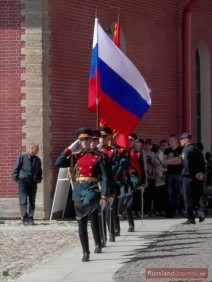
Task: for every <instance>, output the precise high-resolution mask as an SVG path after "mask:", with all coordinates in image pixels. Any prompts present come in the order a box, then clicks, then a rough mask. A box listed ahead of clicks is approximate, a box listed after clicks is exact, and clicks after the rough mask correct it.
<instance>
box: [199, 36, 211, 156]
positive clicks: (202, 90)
mask: <svg viewBox="0 0 212 282" xmlns="http://www.w3.org/2000/svg"><path fill="white" fill-rule="evenodd" d="M196 132H197V139H198V140H199V141H201V142H202V143H203V145H204V152H206V151H209V150H210V149H211V79H210V55H209V51H208V47H207V45H206V43H205V42H203V41H201V42H200V43H199V44H198V48H197V51H196Z"/></svg>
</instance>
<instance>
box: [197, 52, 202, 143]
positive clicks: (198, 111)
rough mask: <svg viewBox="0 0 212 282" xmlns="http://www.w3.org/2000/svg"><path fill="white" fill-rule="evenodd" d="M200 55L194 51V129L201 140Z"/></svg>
mask: <svg viewBox="0 0 212 282" xmlns="http://www.w3.org/2000/svg"><path fill="white" fill-rule="evenodd" d="M200 91H201V89H200V57H199V51H198V50H197V51H196V127H197V128H196V130H197V139H198V141H201V93H200Z"/></svg>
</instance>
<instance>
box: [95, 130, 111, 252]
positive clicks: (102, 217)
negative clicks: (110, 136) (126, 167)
mask: <svg viewBox="0 0 212 282" xmlns="http://www.w3.org/2000/svg"><path fill="white" fill-rule="evenodd" d="M92 131H93V136H92V142H91V149H92V150H93V151H94V152H95V153H96V154H98V155H100V156H101V157H102V159H103V163H104V166H105V169H106V173H107V179H108V185H109V187H110V186H111V185H110V184H109V183H110V181H111V175H109V171H110V164H109V159H108V156H107V154H105V153H103V152H101V151H99V149H98V145H99V139H100V137H101V132H100V131H99V130H92ZM105 203H106V202H105ZM102 204H103V203H101V206H100V208H99V224H100V229H99V230H100V237H101V241H102V247H106V241H107V231H106V217H107V204H108V203H107V204H106V205H104V206H103V205H102Z"/></svg>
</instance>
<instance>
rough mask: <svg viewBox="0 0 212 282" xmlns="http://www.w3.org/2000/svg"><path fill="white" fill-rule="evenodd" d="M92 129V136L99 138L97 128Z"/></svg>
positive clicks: (99, 134) (99, 133)
mask: <svg viewBox="0 0 212 282" xmlns="http://www.w3.org/2000/svg"><path fill="white" fill-rule="evenodd" d="M92 131H93V138H99V137H101V136H102V135H101V132H100V131H99V130H97V129H94V130H92Z"/></svg>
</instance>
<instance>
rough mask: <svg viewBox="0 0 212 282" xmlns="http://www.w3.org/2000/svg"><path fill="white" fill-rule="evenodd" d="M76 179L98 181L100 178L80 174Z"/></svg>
mask: <svg viewBox="0 0 212 282" xmlns="http://www.w3.org/2000/svg"><path fill="white" fill-rule="evenodd" d="M76 181H79V182H80V181H89V182H98V178H95V177H84V176H78V177H76Z"/></svg>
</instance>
